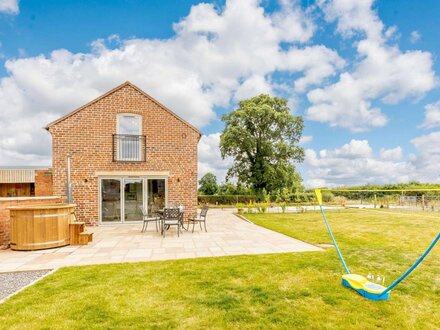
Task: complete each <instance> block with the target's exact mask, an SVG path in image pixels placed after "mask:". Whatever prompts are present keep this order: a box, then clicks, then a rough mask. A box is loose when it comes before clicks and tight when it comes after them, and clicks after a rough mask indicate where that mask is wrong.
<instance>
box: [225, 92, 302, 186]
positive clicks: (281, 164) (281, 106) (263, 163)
mask: <svg viewBox="0 0 440 330" xmlns="http://www.w3.org/2000/svg"><path fill="white" fill-rule="evenodd" d="M222 120H223V122H224V123H225V128H224V130H223V133H222V135H221V137H220V151H221V155H222V157H223V158H225V157H232V158H233V160H234V164H233V166H232V168H230V169H229V170H228V175H227V178H228V179H230V178H231V177H237V179H238V181H239V182H242V183H244V184H247V185H249V186H251V187H252V188H253V189H254V190H255V191H257V192H258V191H260V192H261V191H262V190H263V189H264V190H265V191H267V192H268V193H270V192H273V191H277V190H280V189H282V188H286V187H287V188H288V189H290V190H296V189H297V188H298V187H299V186H301V176H300V175H299V173H298V172H296V169H295V166H294V165H293V162H302V161H303V160H304V150H303V148H301V147H299V146H298V142H299V140H300V138H301V134H302V131H303V128H304V122H303V119H302V118H301V117H295V116H292V114H291V113H290V109H289V107H288V106H287V101H286V100H285V99H284V98H278V97H270V96H269V95H266V94H261V95H259V96H256V97H253V98H251V99H248V100H245V101H241V102H240V103H239V107H238V108H237V109H236V110H234V111H232V112H230V113H228V114H225V115H224V116H223V117H222Z"/></svg>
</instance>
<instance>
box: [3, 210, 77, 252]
mask: <svg viewBox="0 0 440 330" xmlns="http://www.w3.org/2000/svg"><path fill="white" fill-rule="evenodd" d="M75 206H76V205H75V204H46V205H44V204H42V205H26V206H12V207H9V208H8V209H9V210H10V222H11V249H13V250H40V249H47V248H54V247H58V246H64V245H68V244H69V224H70V223H71V222H73V212H74V210H75Z"/></svg>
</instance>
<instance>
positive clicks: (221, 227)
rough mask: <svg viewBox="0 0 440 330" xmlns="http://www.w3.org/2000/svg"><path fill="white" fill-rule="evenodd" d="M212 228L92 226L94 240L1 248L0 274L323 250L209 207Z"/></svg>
mask: <svg viewBox="0 0 440 330" xmlns="http://www.w3.org/2000/svg"><path fill="white" fill-rule="evenodd" d="M207 227H208V232H205V231H204V230H203V231H202V230H200V228H199V227H197V226H196V228H195V230H194V233H191V231H183V233H181V234H180V237H178V236H177V232H176V229H175V228H171V229H170V230H169V231H168V232H167V233H166V237H165V238H164V237H162V235H160V234H159V233H158V232H156V230H155V228H154V227H150V228H149V229H148V230H147V231H146V232H145V233H142V232H141V228H142V224H141V223H139V224H115V225H101V226H98V227H88V230H89V231H91V232H93V239H94V240H93V242H91V243H90V244H89V245H85V246H66V247H61V248H56V249H47V250H39V251H26V252H25V251H12V250H10V249H9V250H0V273H1V272H14V271H23V270H39V269H40V270H44V269H53V268H59V267H64V266H75V265H92V264H104V263H110V262H138V261H152V260H170V259H183V258H197V257H217V256H228V255H243V254H265V253H285V252H295V253H296V252H309V251H322V250H323V249H321V248H320V247H317V246H314V245H311V244H308V243H305V242H302V241H299V240H296V239H294V238H291V237H288V236H286V235H283V234H280V233H276V232H274V231H272V230H269V229H266V228H263V227H260V226H257V225H255V224H253V223H250V222H248V221H245V220H243V219H241V218H239V217H237V216H235V215H234V214H233V212H232V210H230V209H223V210H222V209H211V210H209V212H208V219H207Z"/></svg>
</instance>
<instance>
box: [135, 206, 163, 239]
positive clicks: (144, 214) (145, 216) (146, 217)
mask: <svg viewBox="0 0 440 330" xmlns="http://www.w3.org/2000/svg"><path fill="white" fill-rule="evenodd" d="M139 208H140V209H141V212H142V220H143V222H144V223H143V226H142V232H143V233H144V232H145V231H146V230H147V228H148V223H150V222H154V223H155V224H156V231H159V221H160V217H159V215H158V214H156V213H155V212H152V213H151V216H150V215H148V212H147V209H146V208H145V207H144V206H139Z"/></svg>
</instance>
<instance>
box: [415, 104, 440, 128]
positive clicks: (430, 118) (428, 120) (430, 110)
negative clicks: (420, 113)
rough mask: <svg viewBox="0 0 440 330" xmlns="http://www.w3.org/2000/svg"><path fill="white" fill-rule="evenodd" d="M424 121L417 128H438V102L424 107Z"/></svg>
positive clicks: (439, 115) (439, 117) (439, 114)
mask: <svg viewBox="0 0 440 330" xmlns="http://www.w3.org/2000/svg"><path fill="white" fill-rule="evenodd" d="M425 110H426V111H425V120H424V121H423V123H422V124H421V125H420V126H419V127H424V128H432V127H439V126H440V101H437V102H435V103H430V104H427V105H426V106H425Z"/></svg>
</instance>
